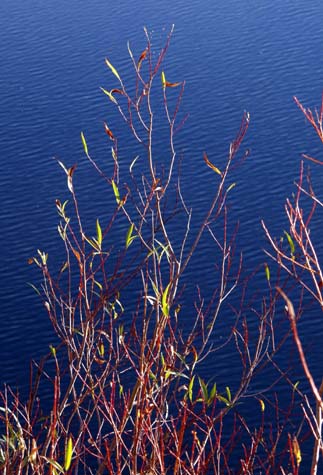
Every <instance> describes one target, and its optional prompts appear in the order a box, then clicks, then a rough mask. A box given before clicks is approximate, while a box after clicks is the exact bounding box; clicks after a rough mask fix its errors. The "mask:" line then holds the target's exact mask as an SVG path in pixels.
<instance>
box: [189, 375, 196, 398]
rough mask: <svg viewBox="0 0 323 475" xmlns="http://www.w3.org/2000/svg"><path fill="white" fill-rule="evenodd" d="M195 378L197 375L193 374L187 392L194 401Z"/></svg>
mask: <svg viewBox="0 0 323 475" xmlns="http://www.w3.org/2000/svg"><path fill="white" fill-rule="evenodd" d="M194 379H195V375H193V376H192V378H191V380H190V382H189V385H188V390H187V394H188V398H189V400H190V401H191V402H192V400H193V384H194Z"/></svg>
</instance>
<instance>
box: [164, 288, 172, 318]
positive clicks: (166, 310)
mask: <svg viewBox="0 0 323 475" xmlns="http://www.w3.org/2000/svg"><path fill="white" fill-rule="evenodd" d="M170 284H171V283H169V284H168V285H167V287H166V289H165V290H164V292H163V295H162V311H163V314H164V315H165V316H166V317H168V316H169V305H168V291H169V288H170Z"/></svg>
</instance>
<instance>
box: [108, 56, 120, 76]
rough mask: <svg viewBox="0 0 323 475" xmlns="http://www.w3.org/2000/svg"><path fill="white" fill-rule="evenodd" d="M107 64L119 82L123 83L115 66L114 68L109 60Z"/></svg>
mask: <svg viewBox="0 0 323 475" xmlns="http://www.w3.org/2000/svg"><path fill="white" fill-rule="evenodd" d="M105 63H106V65H107V66H108V67H109V68H110V69H111V71H112V73H113V74H114V75H115V76H116V78H118V79H119V81H120V82H121V79H120V76H119V73H118V71H117V70H116V68H115V67H114V66H112V64H111V63H110V61H109V60H108V59H107V58H106V59H105Z"/></svg>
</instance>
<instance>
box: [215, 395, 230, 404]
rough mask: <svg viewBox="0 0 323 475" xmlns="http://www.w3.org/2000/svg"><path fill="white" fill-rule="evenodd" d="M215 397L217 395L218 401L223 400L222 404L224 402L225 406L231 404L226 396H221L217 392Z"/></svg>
mask: <svg viewBox="0 0 323 475" xmlns="http://www.w3.org/2000/svg"><path fill="white" fill-rule="evenodd" d="M216 397H217V399H218V400H219V401H221V402H224V404H225V405H226V406H228V407H230V406H231V404H230V401H229V400H228V399H227V398H226V397H223V396H221V395H220V394H218V395H217V396H216Z"/></svg>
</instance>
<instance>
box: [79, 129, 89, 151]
mask: <svg viewBox="0 0 323 475" xmlns="http://www.w3.org/2000/svg"><path fill="white" fill-rule="evenodd" d="M81 139H82V144H83V148H84V152H85V154H86V155H89V151H88V148H87V143H86V140H85V137H84V134H83V132H81Z"/></svg>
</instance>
